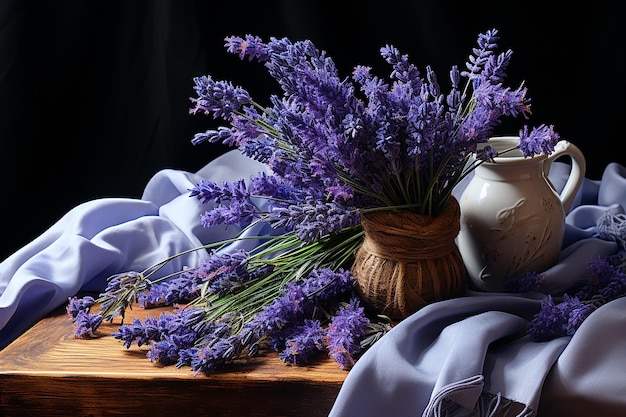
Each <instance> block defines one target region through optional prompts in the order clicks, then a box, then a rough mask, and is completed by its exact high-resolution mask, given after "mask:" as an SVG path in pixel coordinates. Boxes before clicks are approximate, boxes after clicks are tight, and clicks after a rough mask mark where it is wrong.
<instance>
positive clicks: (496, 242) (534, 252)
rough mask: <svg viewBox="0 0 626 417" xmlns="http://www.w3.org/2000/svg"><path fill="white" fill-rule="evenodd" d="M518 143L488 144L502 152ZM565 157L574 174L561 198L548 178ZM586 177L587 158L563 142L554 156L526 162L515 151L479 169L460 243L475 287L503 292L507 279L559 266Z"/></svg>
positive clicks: (465, 201)
mask: <svg viewBox="0 0 626 417" xmlns="http://www.w3.org/2000/svg"><path fill="white" fill-rule="evenodd" d="M518 143H519V138H518V137H514V136H505V137H496V138H492V139H490V140H489V142H488V143H487V144H488V145H491V146H493V147H494V148H496V149H497V150H498V151H500V152H502V151H504V150H506V149H510V148H512V147H514V146H516V144H518ZM565 156H567V157H569V158H570V160H571V169H570V173H569V178H568V179H567V182H566V184H565V187H564V188H563V190H562V191H561V192H560V193H559V192H557V191H556V190H555V188H554V187H553V185H552V184H551V183H550V181H549V180H548V178H547V174H548V172H549V170H550V165H551V164H552V162H554V161H555V160H556V159H558V158H561V157H565ZM584 175H585V159H584V155H583V154H582V152H581V151H580V149H578V147H576V146H575V145H573V144H572V143H570V142H567V141H564V140H561V141H560V142H558V144H557V145H556V147H555V151H554V152H553V153H551V154H550V155H544V154H541V155H537V156H535V157H532V158H525V157H524V156H523V155H522V154H521V152H520V151H518V150H515V151H512V152H507V153H504V154H502V155H501V156H498V157H496V158H495V161H494V162H485V163H483V164H482V165H480V166H479V167H478V168H477V169H476V170H475V175H474V177H473V178H472V180H471V181H470V182H469V184H468V186H467V188H466V189H465V190H464V192H463V194H462V195H461V198H460V206H461V230H460V232H459V236H458V244H459V249H460V251H461V255H462V257H463V261H464V263H465V266H466V268H467V272H468V275H469V279H470V284H471V285H470V286H471V288H473V289H476V290H482V291H503V290H505V289H506V282H507V280H509V279H515V278H521V277H522V276H523V275H525V273H526V272H542V271H544V270H546V269H548V268H549V267H551V266H553V265H554V264H556V262H557V261H558V256H559V253H560V251H561V246H562V244H563V237H564V232H565V214H566V213H567V212H568V211H569V209H570V207H571V205H572V202H573V200H574V197H575V196H576V193H577V191H578V189H579V188H580V186H581V184H582V181H583V179H584Z"/></svg>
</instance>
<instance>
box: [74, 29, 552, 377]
mask: <svg viewBox="0 0 626 417" xmlns="http://www.w3.org/2000/svg"><path fill="white" fill-rule="evenodd" d="M497 42H498V33H497V31H496V30H490V31H487V32H486V33H485V34H481V35H479V37H478V40H477V46H476V47H475V48H474V49H473V50H472V53H471V54H470V55H469V60H468V62H467V64H466V68H465V69H464V70H459V69H458V68H457V67H456V66H453V67H452V69H451V71H450V74H449V85H450V86H449V90H448V92H447V93H443V92H442V89H441V87H440V85H439V83H438V80H437V77H436V76H435V73H434V72H433V70H432V69H431V68H429V67H426V70H425V73H424V74H422V73H421V72H420V71H419V70H418V68H417V67H416V66H414V65H413V64H411V63H410V62H409V60H408V57H407V55H403V54H401V52H400V51H399V50H398V49H397V48H395V47H393V46H391V45H387V46H385V47H383V48H381V50H380V52H381V56H382V58H383V59H384V60H385V61H386V62H387V63H388V64H389V66H390V67H391V73H390V76H389V78H388V79H386V78H383V77H379V76H376V75H374V74H373V73H372V70H371V68H368V67H365V66H356V67H355V68H354V71H353V73H352V76H351V77H342V76H340V75H339V74H338V71H337V68H336V66H335V64H334V62H333V60H332V59H331V58H330V57H328V56H327V55H326V53H325V52H323V51H319V50H318V49H317V48H316V47H315V45H314V44H313V43H312V42H310V41H308V40H305V41H298V42H292V41H290V40H289V39H275V38H272V39H270V41H269V42H264V41H263V40H262V39H260V38H258V37H255V36H250V35H248V36H245V37H244V38H242V37H235V36H233V37H227V38H226V49H227V50H228V51H229V52H231V53H233V54H237V55H239V57H240V58H241V59H242V60H243V59H248V60H250V61H258V62H260V63H262V64H263V65H265V67H266V68H267V70H268V72H269V74H270V75H271V77H273V78H274V79H275V80H276V81H277V82H278V84H279V86H280V88H281V90H282V95H281V96H277V95H273V96H271V97H270V98H269V105H267V106H264V105H262V104H260V103H259V102H257V101H254V100H253V99H252V98H251V97H250V94H249V93H248V92H247V91H246V90H245V89H243V88H241V87H235V86H234V85H233V84H232V83H230V82H227V81H215V80H213V79H212V78H211V77H210V76H203V77H198V78H196V79H195V80H194V81H195V92H196V94H197V96H196V97H194V98H192V99H191V100H192V103H193V106H192V108H191V110H190V112H191V113H193V114H196V113H204V114H206V115H211V116H213V117H214V118H216V119H221V120H223V121H224V122H225V125H224V126H222V127H219V128H217V129H212V130H208V131H206V132H203V133H199V134H197V135H196V136H195V137H194V138H193V140H192V143H194V144H196V145H197V144H200V143H202V142H214V143H215V142H220V143H224V144H227V145H230V146H233V147H236V148H238V149H239V151H240V152H241V153H242V154H243V155H245V156H247V157H249V158H252V159H254V160H257V161H259V162H261V163H263V164H265V165H266V166H267V167H268V169H267V171H266V172H261V173H259V174H258V175H257V176H254V177H253V178H248V179H241V180H239V181H236V182H232V183H222V184H217V183H215V182H210V181H204V182H200V183H198V184H197V185H196V186H195V187H194V188H193V189H191V190H190V196H191V197H195V198H197V199H199V200H200V201H201V202H203V203H209V202H211V203H213V205H212V206H211V207H212V208H211V209H209V210H207V211H206V213H205V214H204V215H203V216H202V218H201V219H200V221H201V222H202V224H203V226H205V227H216V226H218V225H226V226H230V225H238V226H239V227H241V228H242V230H243V232H242V234H240V235H237V236H235V237H234V238H233V239H232V240H229V241H224V242H218V243H214V244H211V245H207V246H203V247H201V248H197V249H196V250H204V251H207V253H208V257H207V259H206V260H205V261H203V262H202V264H201V265H196V266H193V267H190V268H187V269H185V270H184V271H181V272H180V273H177V274H174V275H172V276H159V274H158V271H159V270H160V268H161V267H162V266H163V265H165V264H166V263H167V262H169V261H170V260H171V259H172V258H173V257H175V256H178V255H173V256H172V258H169V259H166V260H164V261H163V262H162V263H160V264H158V265H154V266H151V267H149V268H147V269H146V270H144V271H141V272H127V273H122V274H118V275H115V276H113V277H111V278H110V279H109V283H108V286H107V288H106V289H105V290H104V292H103V293H102V294H100V297H99V298H98V299H93V298H83V299H76V298H72V299H71V300H70V303H69V305H68V314H70V316H71V317H72V319H73V320H74V322H75V333H76V336H77V337H89V336H90V335H92V334H94V332H96V331H97V328H98V326H99V324H100V323H101V322H102V320H109V321H112V320H113V319H114V318H115V317H118V316H121V317H122V319H123V317H124V312H125V310H126V309H127V308H129V307H131V306H132V304H133V303H135V302H136V303H138V304H139V305H140V306H141V307H144V308H147V307H151V306H160V305H172V306H174V308H173V311H172V313H171V314H164V315H161V316H160V317H159V318H149V319H146V320H145V321H143V322H142V321H140V320H135V321H134V322H133V323H130V324H122V326H121V327H120V328H119V330H118V331H117V332H116V333H115V334H114V336H115V337H116V338H118V339H119V340H120V341H122V342H123V344H124V345H125V346H126V347H130V346H131V345H132V344H134V343H136V344H137V345H144V344H147V345H149V346H150V347H149V351H148V357H149V358H150V359H151V360H152V361H153V362H155V363H158V364H160V365H170V364H174V365H176V366H179V367H180V366H189V367H191V369H193V370H194V372H196V373H204V374H206V375H209V374H211V373H212V372H214V371H215V370H217V369H219V368H221V367H222V366H224V365H226V364H228V363H231V362H232V361H233V360H235V359H237V358H239V357H241V356H242V355H245V354H249V355H254V354H257V353H258V352H259V351H260V350H262V349H268V348H269V349H272V350H275V351H278V352H279V356H280V357H281V358H282V359H283V360H284V361H285V362H287V363H292V364H304V363H308V362H309V361H310V360H311V359H312V358H313V357H314V356H315V355H318V354H319V353H320V352H322V353H323V354H327V355H330V356H331V357H332V358H333V359H334V360H335V361H336V362H337V363H338V364H339V365H340V366H341V368H342V369H349V368H350V367H351V366H352V365H353V364H354V363H355V361H356V360H357V359H358V357H359V355H360V354H362V353H363V352H364V351H365V350H366V349H367V348H368V347H369V346H371V345H372V344H373V343H375V342H376V340H378V339H379V338H380V337H381V336H382V335H384V333H386V332H387V331H388V330H389V329H390V328H391V324H390V321H389V320H388V319H387V318H386V317H383V316H376V315H372V314H371V313H369V312H368V311H366V310H365V308H364V307H363V306H362V305H361V300H360V299H359V298H358V296H357V295H356V294H355V292H354V277H353V276H352V274H351V272H350V267H351V262H352V260H353V256H354V253H355V251H356V249H357V248H358V246H359V245H360V243H361V241H362V237H363V229H362V227H361V226H360V216H361V214H363V213H366V212H368V211H374V210H409V211H412V212H415V213H419V214H426V215H430V216H437V215H438V214H439V213H440V212H441V210H442V209H443V207H444V206H445V204H446V202H447V201H448V199H449V198H450V196H451V195H452V191H453V189H454V188H455V186H456V185H458V184H459V182H460V181H461V180H462V179H463V178H464V177H465V176H467V175H468V174H469V173H470V172H471V171H472V170H473V169H474V168H476V167H477V166H478V165H479V164H480V163H482V162H483V161H485V160H493V158H494V157H495V156H497V153H496V152H495V151H494V150H493V149H492V148H490V147H488V146H487V147H479V146H478V145H479V144H482V143H484V142H486V141H487V139H488V138H489V137H490V136H491V135H492V133H493V131H494V128H495V127H496V126H498V124H499V123H500V121H501V119H502V118H503V117H505V116H511V117H518V116H523V117H527V116H528V115H529V114H530V105H529V99H528V97H527V89H526V87H525V86H524V85H523V84H522V85H520V86H519V87H517V88H515V89H512V88H509V87H506V86H505V85H504V81H505V75H506V74H505V71H506V68H507V66H508V65H509V61H510V59H511V54H512V52H511V51H510V50H507V51H505V52H501V53H498V52H497V49H498V48H497V47H498V45H497ZM519 134H520V138H521V141H520V145H519V147H520V149H521V150H522V152H523V153H524V155H526V156H532V155H535V154H537V153H541V152H546V153H550V152H552V151H553V150H554V144H555V143H556V142H557V141H558V139H559V137H558V134H557V133H556V132H555V131H554V129H553V127H552V126H547V125H541V126H539V127H537V128H534V129H529V128H528V127H527V126H524V127H523V128H522V129H521V130H520V133H519ZM479 148H480V149H479ZM261 200H262V201H264V202H266V203H267V204H266V205H265V206H264V207H265V208H264V209H261V205H259V204H258V202H259V201H261ZM259 223H265V224H267V225H269V226H271V230H272V233H268V234H267V235H263V236H255V237H254V238H255V239H260V240H261V242H262V243H261V244H259V245H258V246H257V247H256V248H255V249H253V250H251V251H241V250H229V248H228V244H229V243H232V242H233V241H236V240H237V239H248V238H249V237H245V235H244V233H245V232H246V231H249V230H252V229H251V228H252V227H253V226H254V225H258V224H259ZM95 303H98V304H99V306H100V310H99V312H98V313H97V314H92V313H90V309H91V307H92V306H93V305H95Z"/></svg>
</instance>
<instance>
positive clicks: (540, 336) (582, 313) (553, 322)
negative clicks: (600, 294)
mask: <svg viewBox="0 0 626 417" xmlns="http://www.w3.org/2000/svg"><path fill="white" fill-rule="evenodd" d="M594 309H595V307H594V306H593V305H591V304H585V303H583V302H581V301H580V300H579V299H578V298H576V297H571V296H569V295H567V294H565V295H564V298H563V301H562V302H560V303H558V304H555V303H554V300H553V299H552V297H551V296H548V298H547V299H546V300H545V301H543V302H542V303H541V311H540V312H539V313H537V314H536V315H535V317H534V318H533V319H532V320H531V321H530V323H529V327H528V333H529V334H530V336H531V338H532V339H533V340H534V341H536V342H545V341H548V340H552V339H554V338H557V337H562V336H571V335H573V334H574V332H576V329H578V327H579V326H580V325H581V324H582V322H583V321H584V320H585V319H586V318H587V317H588V316H589V314H591V312H592V311H593V310H594Z"/></svg>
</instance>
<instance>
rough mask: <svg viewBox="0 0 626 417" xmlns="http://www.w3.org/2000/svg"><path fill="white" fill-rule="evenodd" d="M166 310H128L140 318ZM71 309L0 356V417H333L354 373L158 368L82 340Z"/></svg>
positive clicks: (105, 344)
mask: <svg viewBox="0 0 626 417" xmlns="http://www.w3.org/2000/svg"><path fill="white" fill-rule="evenodd" d="M160 311H161V310H159V309H155V310H141V309H135V310H132V311H129V312H128V313H127V315H126V319H125V320H126V321H125V322H126V323H129V322H130V321H131V320H132V318H133V317H139V318H141V319H144V318H145V316H146V314H148V313H149V314H150V315H158V314H159V313H160ZM72 326H73V325H72V323H71V321H70V320H69V319H68V318H67V316H66V314H65V310H64V309H59V310H58V311H56V312H55V313H54V314H52V315H50V316H49V317H46V318H45V319H43V320H41V321H40V322H39V323H37V324H36V325H35V326H33V327H32V328H31V329H29V330H28V331H27V332H25V333H24V334H23V335H22V336H21V337H20V338H18V339H17V340H15V341H14V342H13V343H12V344H10V345H9V346H7V347H6V348H5V349H4V350H2V351H0V417H12V416H20V417H23V416H38V417H45V416H64V417H67V416H81V417H82V416H90V417H91V416H94V417H95V416H131V415H132V416H136V415H149V416H168V417H170V416H201V415H210V416H307V417H316V416H327V415H328V412H329V411H330V408H331V407H332V404H333V402H334V400H335V398H336V396H337V393H338V392H339V389H340V387H341V384H342V383H343V381H344V378H345V377H346V375H347V371H343V370H341V369H340V368H339V365H338V364H336V363H335V362H333V361H332V360H331V359H329V358H321V359H320V362H318V363H315V364H312V365H311V366H307V367H296V366H289V365H286V364H285V363H283V362H282V361H281V360H280V359H279V358H278V356H277V354H276V353H274V352H271V353H267V354H265V355H263V356H261V357H255V358H250V359H246V360H245V361H242V362H241V363H236V364H233V365H232V366H231V367H229V368H228V369H227V370H223V371H221V372H218V373H215V374H213V375H211V376H209V377H206V376H204V375H199V376H194V374H193V372H192V371H191V370H190V368H180V369H177V368H176V367H174V366H169V367H157V366H155V365H154V364H152V363H151V362H150V360H149V359H147V358H146V356H145V354H146V350H147V348H145V347H141V348H137V346H136V345H133V346H132V347H131V348H130V349H126V348H125V347H124V346H122V343H121V342H120V341H119V340H117V339H115V338H113V337H111V336H109V335H110V334H111V333H113V332H114V331H116V330H117V328H118V327H119V322H118V323H113V324H111V323H103V324H102V326H101V327H100V329H99V330H100V331H101V333H102V334H103V336H102V337H99V338H95V339H89V340H77V339H75V338H74V336H73V335H72V329H73V327H72Z"/></svg>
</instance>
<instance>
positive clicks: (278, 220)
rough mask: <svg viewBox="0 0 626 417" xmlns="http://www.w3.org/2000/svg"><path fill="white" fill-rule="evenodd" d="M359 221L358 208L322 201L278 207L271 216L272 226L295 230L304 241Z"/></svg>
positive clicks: (337, 230) (312, 240)
mask: <svg viewBox="0 0 626 417" xmlns="http://www.w3.org/2000/svg"><path fill="white" fill-rule="evenodd" d="M359 221H360V216H359V213H358V211H357V210H356V208H354V207H343V206H340V205H338V204H336V203H332V202H331V203H324V202H321V201H311V202H310V204H305V203H299V204H291V205H289V206H288V207H277V208H275V209H274V210H272V212H271V213H270V216H269V223H270V224H271V225H272V227H274V228H275V229H278V228H285V229H286V230H293V231H295V232H296V235H297V236H298V239H300V240H302V241H303V242H314V241H316V240H318V239H320V238H322V237H324V236H328V235H330V234H333V233H337V232H339V231H340V230H342V229H344V228H346V227H350V226H354V225H356V224H359Z"/></svg>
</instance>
